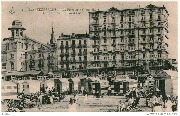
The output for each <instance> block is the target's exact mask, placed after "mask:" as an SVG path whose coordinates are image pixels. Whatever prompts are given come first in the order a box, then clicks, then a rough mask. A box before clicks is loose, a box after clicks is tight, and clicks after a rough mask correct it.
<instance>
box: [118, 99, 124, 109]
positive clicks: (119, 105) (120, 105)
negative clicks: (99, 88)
mask: <svg viewBox="0 0 180 116" xmlns="http://www.w3.org/2000/svg"><path fill="white" fill-rule="evenodd" d="M122 105H123V104H122V102H121V100H120V101H119V103H118V111H119V112H121V109H122Z"/></svg>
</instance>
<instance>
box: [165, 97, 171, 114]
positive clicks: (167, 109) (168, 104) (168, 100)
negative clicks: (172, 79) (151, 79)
mask: <svg viewBox="0 0 180 116" xmlns="http://www.w3.org/2000/svg"><path fill="white" fill-rule="evenodd" d="M165 107H166V109H165V112H172V102H171V99H170V97H168V98H167V101H166V103H165Z"/></svg>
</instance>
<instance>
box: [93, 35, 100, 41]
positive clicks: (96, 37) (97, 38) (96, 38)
mask: <svg viewBox="0 0 180 116" xmlns="http://www.w3.org/2000/svg"><path fill="white" fill-rule="evenodd" d="M91 39H92V40H99V36H98V35H97V36H92V37H91Z"/></svg>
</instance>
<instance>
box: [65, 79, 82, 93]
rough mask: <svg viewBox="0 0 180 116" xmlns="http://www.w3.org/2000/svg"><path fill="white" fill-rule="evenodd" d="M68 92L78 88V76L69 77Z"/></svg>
mask: <svg viewBox="0 0 180 116" xmlns="http://www.w3.org/2000/svg"><path fill="white" fill-rule="evenodd" d="M68 81H69V93H70V94H72V93H74V91H78V90H79V88H80V79H79V78H77V77H76V78H70V79H69V80H68Z"/></svg>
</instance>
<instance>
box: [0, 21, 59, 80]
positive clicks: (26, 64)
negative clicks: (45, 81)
mask: <svg viewBox="0 0 180 116" xmlns="http://www.w3.org/2000/svg"><path fill="white" fill-rule="evenodd" d="M8 30H10V31H11V37H8V38H4V39H3V41H2V50H1V53H2V67H3V69H4V71H5V74H6V77H7V78H6V80H11V79H12V78H15V79H17V78H20V79H26V77H29V75H31V76H35V75H38V73H39V72H40V71H41V72H43V74H47V73H49V72H50V71H52V70H55V69H56V67H57V66H56V60H55V58H56V57H55V56H56V53H55V51H56V50H55V49H56V48H55V47H56V44H55V43H54V41H52V38H54V35H53V33H54V31H53V28H52V34H51V40H50V45H45V44H43V43H41V42H38V41H36V40H34V39H31V38H29V37H27V36H26V35H24V31H25V30H26V29H25V28H24V27H23V26H22V22H21V21H19V20H14V21H13V22H12V27H10V28H8Z"/></svg>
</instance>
